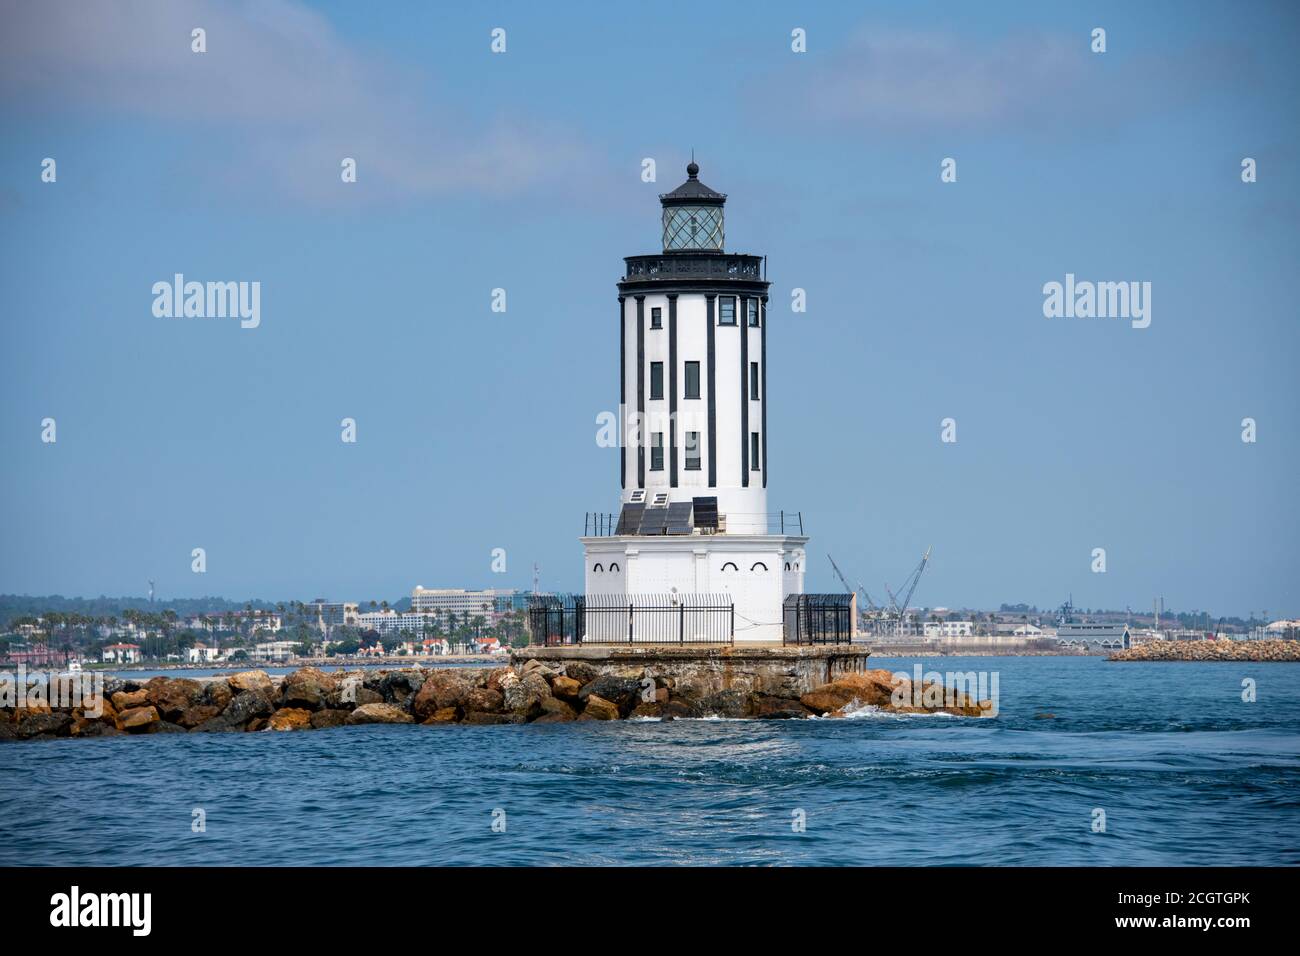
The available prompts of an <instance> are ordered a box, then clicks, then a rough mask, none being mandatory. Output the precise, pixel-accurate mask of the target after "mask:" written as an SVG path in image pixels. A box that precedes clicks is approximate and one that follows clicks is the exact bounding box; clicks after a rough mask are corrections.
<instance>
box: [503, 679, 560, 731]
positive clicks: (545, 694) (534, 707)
mask: <svg viewBox="0 0 1300 956" xmlns="http://www.w3.org/2000/svg"><path fill="white" fill-rule="evenodd" d="M551 699H553V698H552V697H551V686H550V685H549V684H548V683H546V678H545V677H543V676H542V675H541V674H539V673H537V672H536V671H534V672H532V673H529V674H524V675H523V676H522V677H520V678H519V679H518V680H517V681H514V682H513V683H512V684H510V685H509V686H508V687H506V689H505V691H504V692H503V693H502V706H503V707H504V708H505V710H506V712H507V713H511V714H514V715H515V716H517V717H523V718H524V719H525V720H531V719H533V718H534V717H540V716H541V715H542V702H543V701H546V700H551Z"/></svg>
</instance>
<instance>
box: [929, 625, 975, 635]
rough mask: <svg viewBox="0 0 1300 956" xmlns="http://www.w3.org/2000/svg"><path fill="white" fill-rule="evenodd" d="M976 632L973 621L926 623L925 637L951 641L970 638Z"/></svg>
mask: <svg viewBox="0 0 1300 956" xmlns="http://www.w3.org/2000/svg"><path fill="white" fill-rule="evenodd" d="M974 631H975V624H974V622H972V621H926V622H925V630H924V636H925V637H941V638H947V639H951V638H954V637H970V636H971V634H973V633H974Z"/></svg>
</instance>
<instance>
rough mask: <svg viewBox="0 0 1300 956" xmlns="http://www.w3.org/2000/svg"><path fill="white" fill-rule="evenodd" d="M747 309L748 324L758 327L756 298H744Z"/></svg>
mask: <svg viewBox="0 0 1300 956" xmlns="http://www.w3.org/2000/svg"><path fill="white" fill-rule="evenodd" d="M745 301H746V302H747V303H748V311H749V324H750V326H751V327H753V328H758V300H757V299H746V300H745Z"/></svg>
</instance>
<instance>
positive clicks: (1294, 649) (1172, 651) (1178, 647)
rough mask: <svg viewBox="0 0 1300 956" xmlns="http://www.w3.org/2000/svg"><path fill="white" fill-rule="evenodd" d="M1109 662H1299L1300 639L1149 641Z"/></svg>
mask: <svg viewBox="0 0 1300 956" xmlns="http://www.w3.org/2000/svg"><path fill="white" fill-rule="evenodd" d="M1108 660H1112V661H1257V662H1265V661H1279V662H1285V661H1300V641H1150V642H1148V643H1145V644H1139V645H1138V646H1137V647H1131V648H1129V649H1128V650H1124V651H1116V652H1115V653H1114V654H1111V655H1110V657H1109V658H1108Z"/></svg>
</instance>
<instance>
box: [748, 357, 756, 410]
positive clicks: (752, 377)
mask: <svg viewBox="0 0 1300 956" xmlns="http://www.w3.org/2000/svg"><path fill="white" fill-rule="evenodd" d="M749 397H750V398H752V399H753V400H754V401H758V363H757V362H750V363H749Z"/></svg>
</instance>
